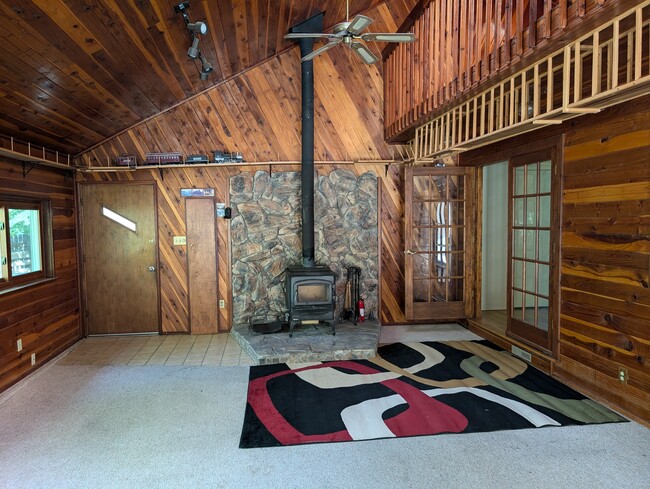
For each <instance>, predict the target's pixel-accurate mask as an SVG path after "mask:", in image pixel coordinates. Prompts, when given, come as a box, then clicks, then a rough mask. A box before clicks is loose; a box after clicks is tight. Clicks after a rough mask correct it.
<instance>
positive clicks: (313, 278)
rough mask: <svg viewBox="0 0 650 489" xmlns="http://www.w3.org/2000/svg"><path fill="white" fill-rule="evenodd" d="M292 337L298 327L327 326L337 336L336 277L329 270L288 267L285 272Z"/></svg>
mask: <svg viewBox="0 0 650 489" xmlns="http://www.w3.org/2000/svg"><path fill="white" fill-rule="evenodd" d="M286 280H287V283H286V290H287V309H288V310H289V336H293V328H294V327H295V326H296V324H298V323H305V322H316V323H325V324H328V325H329V326H330V328H331V329H332V334H333V335H334V334H336V320H335V308H336V274H335V273H334V272H333V271H332V270H330V268H329V267H323V266H313V267H299V266H297V267H289V268H287V271H286Z"/></svg>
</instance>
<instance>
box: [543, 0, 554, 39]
mask: <svg viewBox="0 0 650 489" xmlns="http://www.w3.org/2000/svg"><path fill="white" fill-rule="evenodd" d="M552 6H553V0H544V32H543V33H542V37H543V38H544V39H548V38H549V37H551V7H552Z"/></svg>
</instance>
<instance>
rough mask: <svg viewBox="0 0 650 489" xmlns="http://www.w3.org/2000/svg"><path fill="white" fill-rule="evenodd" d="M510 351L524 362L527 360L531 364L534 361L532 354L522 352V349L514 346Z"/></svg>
mask: <svg viewBox="0 0 650 489" xmlns="http://www.w3.org/2000/svg"><path fill="white" fill-rule="evenodd" d="M510 351H511V352H512V354H513V355H514V356H516V357H519V358H521V359H522V360H526V361H527V362H528V363H530V362H531V361H532V360H533V356H532V355H531V354H530V353H528V352H527V351H524V350H522V349H521V348H517V347H516V346H515V345H512V348H511V349H510Z"/></svg>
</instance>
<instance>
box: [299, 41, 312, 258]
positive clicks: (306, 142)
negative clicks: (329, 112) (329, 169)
mask: <svg viewBox="0 0 650 489" xmlns="http://www.w3.org/2000/svg"><path fill="white" fill-rule="evenodd" d="M298 44H299V45H300V57H301V58H302V57H304V56H306V55H308V54H309V53H311V52H312V49H313V46H314V40H313V39H300V40H299V42H298ZM301 66H302V73H301V75H302V140H301V144H302V173H301V185H302V265H303V266H304V267H313V266H315V261H314V256H315V251H314V62H313V61H312V60H308V61H302V63H301Z"/></svg>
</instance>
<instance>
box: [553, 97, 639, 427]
mask: <svg viewBox="0 0 650 489" xmlns="http://www.w3.org/2000/svg"><path fill="white" fill-rule="evenodd" d="M649 104H650V97H645V98H644V99H640V100H639V101H638V102H634V103H629V104H626V105H624V106H619V107H617V108H615V109H612V110H610V111H609V114H608V116H607V115H604V117H600V118H593V119H592V122H591V123H589V124H582V123H579V124H578V123H577V124H576V126H575V128H574V129H573V130H571V131H569V132H568V133H567V137H566V145H565V153H564V190H563V198H562V204H563V205H562V269H561V311H560V312H561V320H560V355H559V359H558V362H557V365H556V368H555V373H556V375H558V376H559V377H561V378H564V379H567V380H569V381H571V382H573V383H575V384H576V385H579V386H581V387H584V388H586V389H587V390H588V391H590V392H592V393H594V394H595V395H597V396H598V397H600V398H603V399H606V400H608V401H610V402H612V403H614V404H615V405H616V406H619V407H621V408H623V409H625V410H626V411H628V412H630V413H632V414H634V415H636V416H639V417H641V418H643V419H645V420H646V421H649V422H650V289H649V284H650V113H648V111H647V109H646V108H647V107H648V105H649ZM619 368H625V369H627V376H628V381H627V385H625V384H622V383H621V382H619V380H618V372H619Z"/></svg>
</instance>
